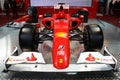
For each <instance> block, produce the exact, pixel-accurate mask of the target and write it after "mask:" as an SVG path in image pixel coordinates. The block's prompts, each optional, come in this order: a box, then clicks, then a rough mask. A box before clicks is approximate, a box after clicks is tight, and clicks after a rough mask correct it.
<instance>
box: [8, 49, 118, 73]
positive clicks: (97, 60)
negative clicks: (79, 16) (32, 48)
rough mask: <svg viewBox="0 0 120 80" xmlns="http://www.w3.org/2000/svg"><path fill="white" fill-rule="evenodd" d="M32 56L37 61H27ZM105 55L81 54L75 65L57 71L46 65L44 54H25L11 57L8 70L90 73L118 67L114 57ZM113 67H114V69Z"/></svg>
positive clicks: (94, 53)
mask: <svg viewBox="0 0 120 80" xmlns="http://www.w3.org/2000/svg"><path fill="white" fill-rule="evenodd" d="M106 50H107V49H106ZM107 51H108V50H107ZM107 51H106V52H107ZM31 54H33V55H34V57H35V58H37V60H35V61H27V57H30V58H31V59H32V57H31ZM89 54H91V55H92V57H94V60H93V61H89V60H87V59H86V58H87V57H89ZM105 54H107V56H103V55H102V54H101V53H100V52H83V53H80V56H79V58H78V61H77V62H76V63H75V64H70V65H69V67H67V68H65V69H56V68H55V67H54V66H53V65H52V64H46V63H45V60H44V58H43V56H42V53H38V52H23V53H22V54H21V55H19V56H11V57H9V59H8V61H7V63H6V64H9V65H11V66H10V67H9V68H8V70H12V71H29V72H88V71H109V70H114V69H115V68H116V66H117V65H116V64H117V60H116V59H115V58H114V57H113V56H112V55H109V53H105ZM11 58H12V59H11ZM111 65H114V67H113V66H111Z"/></svg>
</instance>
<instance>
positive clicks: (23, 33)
mask: <svg viewBox="0 0 120 80" xmlns="http://www.w3.org/2000/svg"><path fill="white" fill-rule="evenodd" d="M37 37H38V36H37V34H36V27H35V26H34V25H31V24H25V25H24V26H23V27H22V28H21V29H20V32H19V45H20V48H21V49H22V51H24V50H27V51H31V50H32V51H34V50H36V49H37V47H38V46H37V45H38V44H37Z"/></svg>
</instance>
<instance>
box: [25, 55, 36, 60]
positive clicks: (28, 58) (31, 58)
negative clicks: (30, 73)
mask: <svg viewBox="0 0 120 80" xmlns="http://www.w3.org/2000/svg"><path fill="white" fill-rule="evenodd" d="M26 60H27V61H36V60H37V58H36V57H35V56H34V54H33V53H32V54H31V56H30V57H27V58H26Z"/></svg>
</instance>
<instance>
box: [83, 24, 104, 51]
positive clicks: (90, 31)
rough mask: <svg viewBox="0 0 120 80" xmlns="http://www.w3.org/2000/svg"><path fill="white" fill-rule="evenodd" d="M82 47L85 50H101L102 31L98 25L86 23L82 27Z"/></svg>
mask: <svg viewBox="0 0 120 80" xmlns="http://www.w3.org/2000/svg"><path fill="white" fill-rule="evenodd" d="M83 38H84V48H85V50H86V51H95V50H101V49H102V46H103V40H104V38H103V32H102V29H101V27H100V26H99V25H97V24H91V25H86V26H85V29H84V35H83Z"/></svg>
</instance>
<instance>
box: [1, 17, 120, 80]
mask: <svg viewBox="0 0 120 80" xmlns="http://www.w3.org/2000/svg"><path fill="white" fill-rule="evenodd" d="M85 24H99V25H100V26H101V27H102V30H103V33H104V46H103V47H105V46H107V47H108V49H109V51H110V52H111V53H112V55H113V56H114V57H115V58H116V59H117V60H118V66H119V68H118V71H116V72H112V71H109V72H108V71H104V72H80V73H79V74H77V75H66V74H62V73H38V72H11V71H9V72H7V73H5V72H2V73H1V74H0V80H33V79H34V80H76V79H77V80H120V28H119V27H117V26H114V25H111V24H109V23H107V22H104V21H101V20H99V19H89V20H88V23H85ZM18 34H19V29H18V28H9V27H6V25H4V26H2V27H0V53H1V55H2V54H3V55H4V53H6V54H7V55H10V53H11V52H12V50H13V49H14V47H15V46H17V47H18V48H19V45H18ZM19 53H21V50H20V49H19ZM0 58H1V59H2V58H3V57H0Z"/></svg>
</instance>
